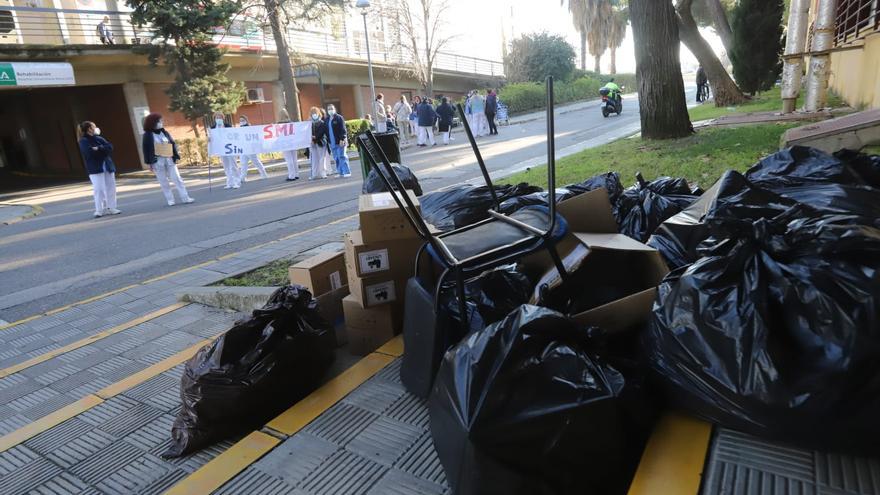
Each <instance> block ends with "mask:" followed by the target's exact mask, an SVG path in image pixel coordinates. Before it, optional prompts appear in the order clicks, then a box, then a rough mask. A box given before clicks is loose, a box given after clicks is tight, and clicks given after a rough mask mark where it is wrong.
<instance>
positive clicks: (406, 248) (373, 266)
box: [343, 230, 424, 278]
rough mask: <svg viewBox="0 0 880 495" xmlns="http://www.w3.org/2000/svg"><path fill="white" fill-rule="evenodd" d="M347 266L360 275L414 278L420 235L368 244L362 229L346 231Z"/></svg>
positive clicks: (420, 245) (420, 242) (344, 240)
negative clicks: (381, 274) (389, 274)
mask: <svg viewBox="0 0 880 495" xmlns="http://www.w3.org/2000/svg"><path fill="white" fill-rule="evenodd" d="M343 242H344V243H345V265H346V269H347V270H349V271H350V272H351V273H353V274H354V275H356V276H358V277H368V276H371V275H376V274H380V273H391V274H393V275H394V276H395V277H398V278H400V277H411V276H412V275H413V272H414V270H415V260H416V253H417V252H418V251H419V248H420V247H422V244H423V243H424V241H422V239H421V238H419V237H416V238H409V239H394V240H386V241H376V242H370V243H365V242H364V237H363V233H362V232H361V231H360V230H355V231H354V232H348V233H346V234H345V236H344V239H343Z"/></svg>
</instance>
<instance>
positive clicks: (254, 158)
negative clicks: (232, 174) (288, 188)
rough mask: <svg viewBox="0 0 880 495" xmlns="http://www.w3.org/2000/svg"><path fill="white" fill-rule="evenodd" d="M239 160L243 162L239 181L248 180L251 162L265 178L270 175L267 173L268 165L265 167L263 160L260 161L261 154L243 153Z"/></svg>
mask: <svg viewBox="0 0 880 495" xmlns="http://www.w3.org/2000/svg"><path fill="white" fill-rule="evenodd" d="M238 160H239V162H240V163H241V175H239V176H238V182H239V183H242V182H246V181H247V172H248V167H250V164H251V162H253V164H254V166H255V167H257V171H259V172H260V177H262V178H263V179H265V178H266V177H269V174H267V173H266V167H264V166H263V162H261V161H260V155H241V156H240V157H238Z"/></svg>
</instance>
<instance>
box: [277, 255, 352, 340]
mask: <svg viewBox="0 0 880 495" xmlns="http://www.w3.org/2000/svg"><path fill="white" fill-rule="evenodd" d="M288 276H289V277H290V283H292V284H298V285H302V286H303V287H305V288H306V289H308V290H309V292H311V293H312V296H314V297H315V298H316V299H317V300H318V310H319V311H320V312H321V315H322V316H323V317H324V319H326V320H327V321H329V322H330V323H332V324H333V327H334V328H335V330H336V344H337V345H342V344H345V342H346V333H345V326H344V324H343V312H342V300H343V298H345V296H347V295H348V285H346V284H347V283H348V277H347V276H346V273H345V257H344V255H343V253H342V252H340V251H336V252H327V253H321V254H318V255H316V256H313V257H311V258H309V259H306V260H303V261H300V262H299V263H297V264H295V265H293V266H291V267H290V268H289V269H288Z"/></svg>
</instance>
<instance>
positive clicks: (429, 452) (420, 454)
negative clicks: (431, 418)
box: [394, 430, 447, 486]
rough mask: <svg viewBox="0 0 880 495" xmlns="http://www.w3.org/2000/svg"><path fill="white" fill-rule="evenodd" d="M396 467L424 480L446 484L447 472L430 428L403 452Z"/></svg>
mask: <svg viewBox="0 0 880 495" xmlns="http://www.w3.org/2000/svg"><path fill="white" fill-rule="evenodd" d="M394 467H396V468H398V469H400V470H402V471H406V472H407V473H409V474H412V475H413V476H415V477H417V478H421V479H423V480H427V481H430V482H431V483H436V484H438V485H442V486H446V484H447V483H446V472H445V471H444V470H443V465H442V464H440V458H438V457H437V451H436V450H434V440H433V439H432V438H431V432H430V430H425V432H424V433H422V436H421V437H420V438H419V439H418V441H416V443H415V444H413V445H412V446H411V447H410V448H409V450H408V451H406V452H405V453H404V454H403V457H401V458H400V459H399V460H398V461H397V463H396V464H395V466H394Z"/></svg>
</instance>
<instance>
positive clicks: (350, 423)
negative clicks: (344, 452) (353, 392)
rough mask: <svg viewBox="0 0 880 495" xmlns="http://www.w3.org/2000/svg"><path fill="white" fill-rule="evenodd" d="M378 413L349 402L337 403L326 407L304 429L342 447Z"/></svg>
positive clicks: (374, 418)
mask: <svg viewBox="0 0 880 495" xmlns="http://www.w3.org/2000/svg"><path fill="white" fill-rule="evenodd" d="M378 417H379V415H378V414H375V413H371V412H370V411H366V410H364V409H361V408H359V407H355V406H352V405H351V404H345V403H339V404H336V405H335V406H333V407H331V408H330V409H328V410H327V411H326V412H325V413H324V414H322V415H321V416H320V417H319V418H318V419H316V420H315V421H313V422H312V423H310V424H309V425H308V426H306V427H305V428H304V431H306V432H308V433H311V434H312V435H315V436H317V437H320V438H323V439H325V440H329V441H331V442H333V443H335V444H337V445H339V446H340V447H344V446H345V444H347V443H348V442H349V441H350V440H351V439H352V438H354V437H356V436H357V435H358V434H359V433H360V432H362V431H363V430H364V429H365V428H366V427H367V426H368V425H369V424H370V423H372V422H373V421H375V420H376V418H378Z"/></svg>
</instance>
